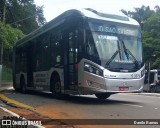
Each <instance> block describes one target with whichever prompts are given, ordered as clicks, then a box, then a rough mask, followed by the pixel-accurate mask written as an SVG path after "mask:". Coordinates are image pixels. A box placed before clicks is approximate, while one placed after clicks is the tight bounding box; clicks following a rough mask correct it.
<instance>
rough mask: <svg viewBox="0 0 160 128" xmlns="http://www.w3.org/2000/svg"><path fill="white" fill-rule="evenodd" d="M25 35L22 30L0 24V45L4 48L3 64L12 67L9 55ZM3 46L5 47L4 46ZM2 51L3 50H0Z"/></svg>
mask: <svg viewBox="0 0 160 128" xmlns="http://www.w3.org/2000/svg"><path fill="white" fill-rule="evenodd" d="M23 36H24V34H23V33H22V31H21V30H19V29H16V28H13V27H11V26H10V25H5V24H3V23H2V22H0V45H1V46H3V64H5V65H7V66H10V65H11V64H10V62H9V54H10V51H11V48H12V47H13V45H14V44H15V42H17V41H18V40H19V39H20V38H22V37H23ZM2 44H3V45H2ZM0 49H1V48H0Z"/></svg>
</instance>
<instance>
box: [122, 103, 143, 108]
mask: <svg viewBox="0 0 160 128" xmlns="http://www.w3.org/2000/svg"><path fill="white" fill-rule="evenodd" d="M122 105H127V106H133V107H138V108H142V107H144V106H141V105H135V104H122Z"/></svg>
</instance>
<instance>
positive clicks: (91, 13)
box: [16, 8, 139, 46]
mask: <svg viewBox="0 0 160 128" xmlns="http://www.w3.org/2000/svg"><path fill="white" fill-rule="evenodd" d="M71 15H75V16H82V17H86V18H92V19H99V20H104V21H111V22H115V23H123V24H128V25H135V26H139V23H138V22H137V21H136V20H134V19H132V18H130V17H128V16H126V15H124V14H123V13H122V12H120V11H119V12H117V13H113V12H112V13H110V12H108V13H103V12H98V11H96V10H93V9H91V8H84V9H71V10H68V11H65V12H64V13H62V14H61V15H59V16H57V17H56V18H54V19H53V20H51V21H50V22H48V23H46V24H45V25H44V26H42V27H40V28H38V29H37V30H35V31H33V32H31V33H30V34H28V35H27V36H25V37H24V38H22V39H21V40H19V41H18V42H17V43H16V46H18V45H21V44H23V43H25V42H27V41H29V40H31V39H32V38H34V37H36V36H38V35H41V34H42V33H44V32H46V31H47V30H50V29H52V28H54V27H56V26H58V25H59V24H60V23H61V22H63V21H64V20H65V17H67V16H71Z"/></svg>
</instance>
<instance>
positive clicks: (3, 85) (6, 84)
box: [0, 82, 13, 91]
mask: <svg viewBox="0 0 160 128" xmlns="http://www.w3.org/2000/svg"><path fill="white" fill-rule="evenodd" d="M11 88H13V83H12V82H1V83H0V91H2V90H8V89H11Z"/></svg>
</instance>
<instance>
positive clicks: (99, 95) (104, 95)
mask: <svg viewBox="0 0 160 128" xmlns="http://www.w3.org/2000/svg"><path fill="white" fill-rule="evenodd" d="M110 95H111V94H109V93H98V94H95V96H96V97H97V98H98V99H107V98H108V97H110Z"/></svg>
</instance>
